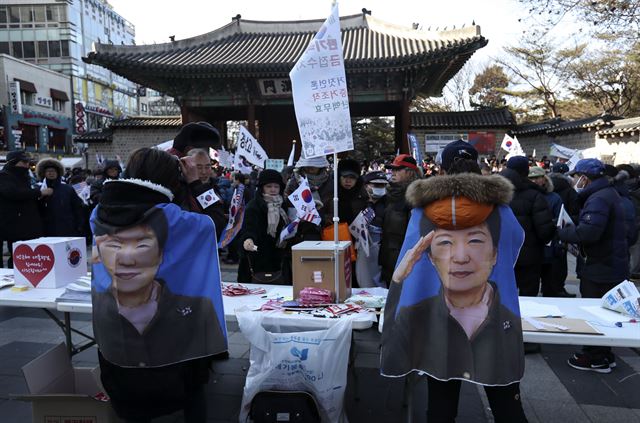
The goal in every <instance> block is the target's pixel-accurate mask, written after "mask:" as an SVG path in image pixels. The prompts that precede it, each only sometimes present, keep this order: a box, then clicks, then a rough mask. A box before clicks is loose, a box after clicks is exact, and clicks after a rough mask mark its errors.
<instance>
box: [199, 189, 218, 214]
mask: <svg viewBox="0 0 640 423" xmlns="http://www.w3.org/2000/svg"><path fill="white" fill-rule="evenodd" d="M196 198H197V200H198V203H200V207H202V208H203V209H206V208H207V207H209V206H210V205H212V204H215V203H217V202H218V201H220V197H218V196H217V195H216V192H215V191H214V190H213V188H211V189H210V190H209V191H205V192H203V193H202V194H200V195H198V197H196Z"/></svg>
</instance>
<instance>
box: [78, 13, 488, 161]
mask: <svg viewBox="0 0 640 423" xmlns="http://www.w3.org/2000/svg"><path fill="white" fill-rule="evenodd" d="M340 21H341V22H340V25H341V30H342V44H343V50H344V56H345V67H346V74H347V82H348V84H349V102H350V108H351V115H352V116H353V117H366V116H394V117H395V122H396V125H395V141H396V146H397V148H400V149H401V150H403V151H406V149H407V142H406V139H407V138H406V135H407V132H408V130H409V125H410V115H409V103H410V101H411V100H412V99H413V98H415V97H416V96H417V95H422V96H438V95H441V93H442V89H443V87H444V86H445V84H446V83H447V82H448V81H449V79H450V78H452V77H453V76H454V75H455V74H456V73H457V72H458V71H459V70H460V68H461V67H462V66H463V65H464V64H465V62H466V61H467V60H468V59H469V58H470V57H471V55H472V54H473V53H474V52H475V51H476V50H478V49H480V48H482V47H484V46H485V45H486V44H487V40H486V39H485V38H484V37H483V36H482V35H481V32H480V27H479V26H477V25H472V26H469V27H466V28H461V29H454V30H448V31H423V30H418V29H414V28H407V27H400V26H397V25H393V24H389V23H386V22H382V21H380V20H378V19H375V18H373V17H372V16H371V12H370V11H367V10H364V9H363V13H362V14H358V15H352V16H346V17H342V18H341V19H340ZM322 22H323V20H309V21H282V22H264V21H251V20H244V19H242V18H241V16H240V15H237V16H236V17H234V18H233V19H232V21H231V22H230V23H229V24H227V25H225V26H223V27H221V28H218V29H216V30H214V31H212V32H209V33H207V34H203V35H200V36H197V37H193V38H188V39H185V40H180V41H171V42H169V43H165V44H157V45H142V46H119V45H107V44H98V45H96V47H95V50H94V51H93V52H92V53H90V54H89V55H88V57H86V58H85V59H84V60H85V61H86V62H87V63H92V64H97V65H101V66H103V67H105V68H107V69H110V70H111V71H113V72H115V73H117V74H119V75H121V76H123V77H125V78H127V79H129V80H131V81H134V82H136V83H138V84H140V85H141V86H145V87H150V88H153V89H155V90H158V91H160V92H162V93H166V94H168V95H171V96H173V97H174V98H175V99H176V101H177V102H178V103H179V104H180V108H181V113H182V120H183V123H187V122H193V121H201V120H204V121H208V122H210V123H212V124H214V125H215V126H217V127H218V128H219V129H220V130H221V133H223V134H226V130H225V129H226V127H225V126H226V122H227V121H234V120H235V121H238V120H246V121H247V122H248V129H249V130H250V131H251V132H252V133H253V134H254V135H256V136H257V137H258V138H259V139H260V142H261V143H262V144H263V146H264V147H265V149H266V150H267V152H268V153H269V155H270V156H272V157H286V156H287V154H288V151H289V149H290V146H291V140H292V139H299V134H298V129H297V124H296V119H295V113H294V109H293V100H292V96H291V83H290V80H289V77H288V75H289V71H290V70H291V69H292V67H293V66H294V64H295V62H296V60H297V59H298V58H299V57H300V56H301V55H302V53H303V51H304V50H305V48H306V46H307V45H308V43H309V42H310V41H311V39H312V38H313V36H314V35H315V33H316V32H317V31H318V29H319V28H320V26H321V24H322ZM308 65H309V66H318V67H322V66H325V65H326V63H322V62H320V63H317V64H308Z"/></svg>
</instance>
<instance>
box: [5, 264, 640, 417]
mask: <svg viewBox="0 0 640 423" xmlns="http://www.w3.org/2000/svg"><path fill="white" fill-rule="evenodd" d="M222 270H223V280H225V281H232V280H235V268H234V267H233V266H223V269H222ZM568 290H569V291H572V292H576V291H577V282H576V280H575V275H571V277H570V280H569V286H568ZM72 318H73V322H74V325H75V326H77V327H78V328H79V329H81V330H87V331H90V330H91V321H90V316H88V315H80V314H75V315H73V316H72ZM228 329H229V350H230V358H229V359H228V360H224V361H219V362H216V363H215V365H214V373H213V375H212V377H211V381H210V383H209V385H208V387H207V396H208V398H209V420H208V421H209V422H237V421H238V409H239V407H240V402H241V399H242V389H243V386H244V380H245V377H246V373H247V368H248V366H249V360H248V356H249V344H248V342H247V341H246V339H244V337H243V335H242V334H241V333H240V332H239V331H238V327H237V325H230V326H229V328H228ZM63 341H64V338H63V336H62V332H61V331H60V329H59V328H58V327H57V326H56V324H55V323H54V322H53V321H52V320H50V319H49V318H48V317H47V316H46V315H45V313H44V312H42V311H41V310H27V309H20V308H10V307H0V423H23V422H30V421H31V410H30V405H29V404H27V403H23V402H20V401H15V400H11V399H10V396H9V394H20V393H25V392H26V391H27V388H26V385H25V382H24V379H23V377H22V373H21V370H20V369H21V367H22V366H23V365H24V364H26V363H27V362H29V361H30V360H32V359H33V358H35V357H37V356H38V355H39V354H41V353H42V352H44V351H46V350H47V349H48V348H51V347H52V346H54V345H56V344H57V343H59V342H63ZM379 342H380V335H379V334H378V332H377V330H376V329H370V330H366V331H359V332H358V331H356V332H354V345H355V366H354V371H350V372H349V381H348V385H347V395H346V409H347V415H348V417H349V421H350V422H352V423H354V422H355V423H359V422H363V423H365V422H366V423H377V422H389V423H395V422H401V421H403V416H404V415H406V412H407V410H406V408H404V407H403V404H402V395H403V388H404V383H403V381H402V380H397V379H387V378H383V377H381V376H380V375H379V374H378V364H379V355H378V352H379ZM574 350H575V347H572V346H557V345H543V346H542V352H541V353H539V354H532V355H527V356H526V371H525V376H524V379H523V380H522V384H521V390H522V398H523V402H524V407H525V412H526V414H527V417H528V419H529V421H530V422H531V423H556V422H557V423H572V422H575V423H585V422H593V423H606V422H625V423H640V352H639V351H636V350H633V349H629V348H618V349H615V350H614V352H615V353H616V355H617V357H618V360H617V364H618V366H617V368H616V369H614V371H613V372H612V373H610V374H606V375H601V374H596V373H591V372H581V371H578V370H574V369H572V368H570V367H569V366H567V364H566V359H567V358H568V357H569V356H570V354H572V353H573V352H574ZM497 359H498V358H497ZM73 362H74V364H75V365H77V366H88V365H89V366H93V365H95V364H96V362H97V356H96V350H95V347H94V348H91V349H89V350H86V351H84V352H82V353H80V354H78V355H76V356H75V357H74V359H73ZM425 408H426V384H425V383H424V381H421V382H419V383H418V384H417V386H416V389H415V392H414V404H413V410H411V412H412V413H413V416H414V421H416V422H420V421H425ZM181 420H182V419H181V416H180V415H174V416H168V417H165V418H162V419H158V420H156V421H157V422H158V423H169V422H171V423H173V422H176V423H177V422H180V421H181ZM485 421H487V422H490V421H493V419H492V417H491V412H490V410H489V408H488V403H487V400H486V396H485V395H484V391H483V390H482V388H479V387H477V386H475V385H471V384H463V389H462V393H461V397H460V407H459V418H458V422H463V423H474V422H485Z"/></svg>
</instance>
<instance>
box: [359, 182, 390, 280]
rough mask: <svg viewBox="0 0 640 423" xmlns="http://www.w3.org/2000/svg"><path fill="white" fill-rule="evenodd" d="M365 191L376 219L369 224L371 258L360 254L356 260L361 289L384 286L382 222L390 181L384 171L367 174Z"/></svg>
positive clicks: (368, 205)
mask: <svg viewBox="0 0 640 423" xmlns="http://www.w3.org/2000/svg"><path fill="white" fill-rule="evenodd" d="M362 180H363V182H364V186H365V189H366V190H367V193H368V194H369V201H368V202H367V207H370V208H371V209H372V210H373V213H374V215H373V216H374V217H373V220H372V221H371V223H369V226H368V230H369V256H367V255H366V254H358V258H357V260H356V277H357V278H358V284H359V285H360V287H361V288H366V287H373V286H382V285H381V282H380V272H381V268H380V264H379V263H378V258H379V254H380V236H381V234H382V222H383V219H384V209H385V207H386V205H387V186H388V185H389V181H388V180H387V176H386V175H385V174H384V172H382V171H379V170H378V171H373V172H369V173H367V174H366V175H365V176H364V177H363V178H362Z"/></svg>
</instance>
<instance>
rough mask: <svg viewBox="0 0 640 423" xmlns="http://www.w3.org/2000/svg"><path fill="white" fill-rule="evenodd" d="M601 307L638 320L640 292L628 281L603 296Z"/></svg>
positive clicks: (639, 315)
mask: <svg viewBox="0 0 640 423" xmlns="http://www.w3.org/2000/svg"><path fill="white" fill-rule="evenodd" d="M602 307H604V308H608V309H609V310H613V311H617V312H618V313H622V314H626V315H627V316H631V317H635V318H640V292H638V288H636V286H635V285H634V284H633V282H630V281H624V282H621V283H620V284H618V285H617V286H616V287H615V288H613V289H611V290H610V291H609V292H607V293H606V294H604V297H602Z"/></svg>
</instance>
